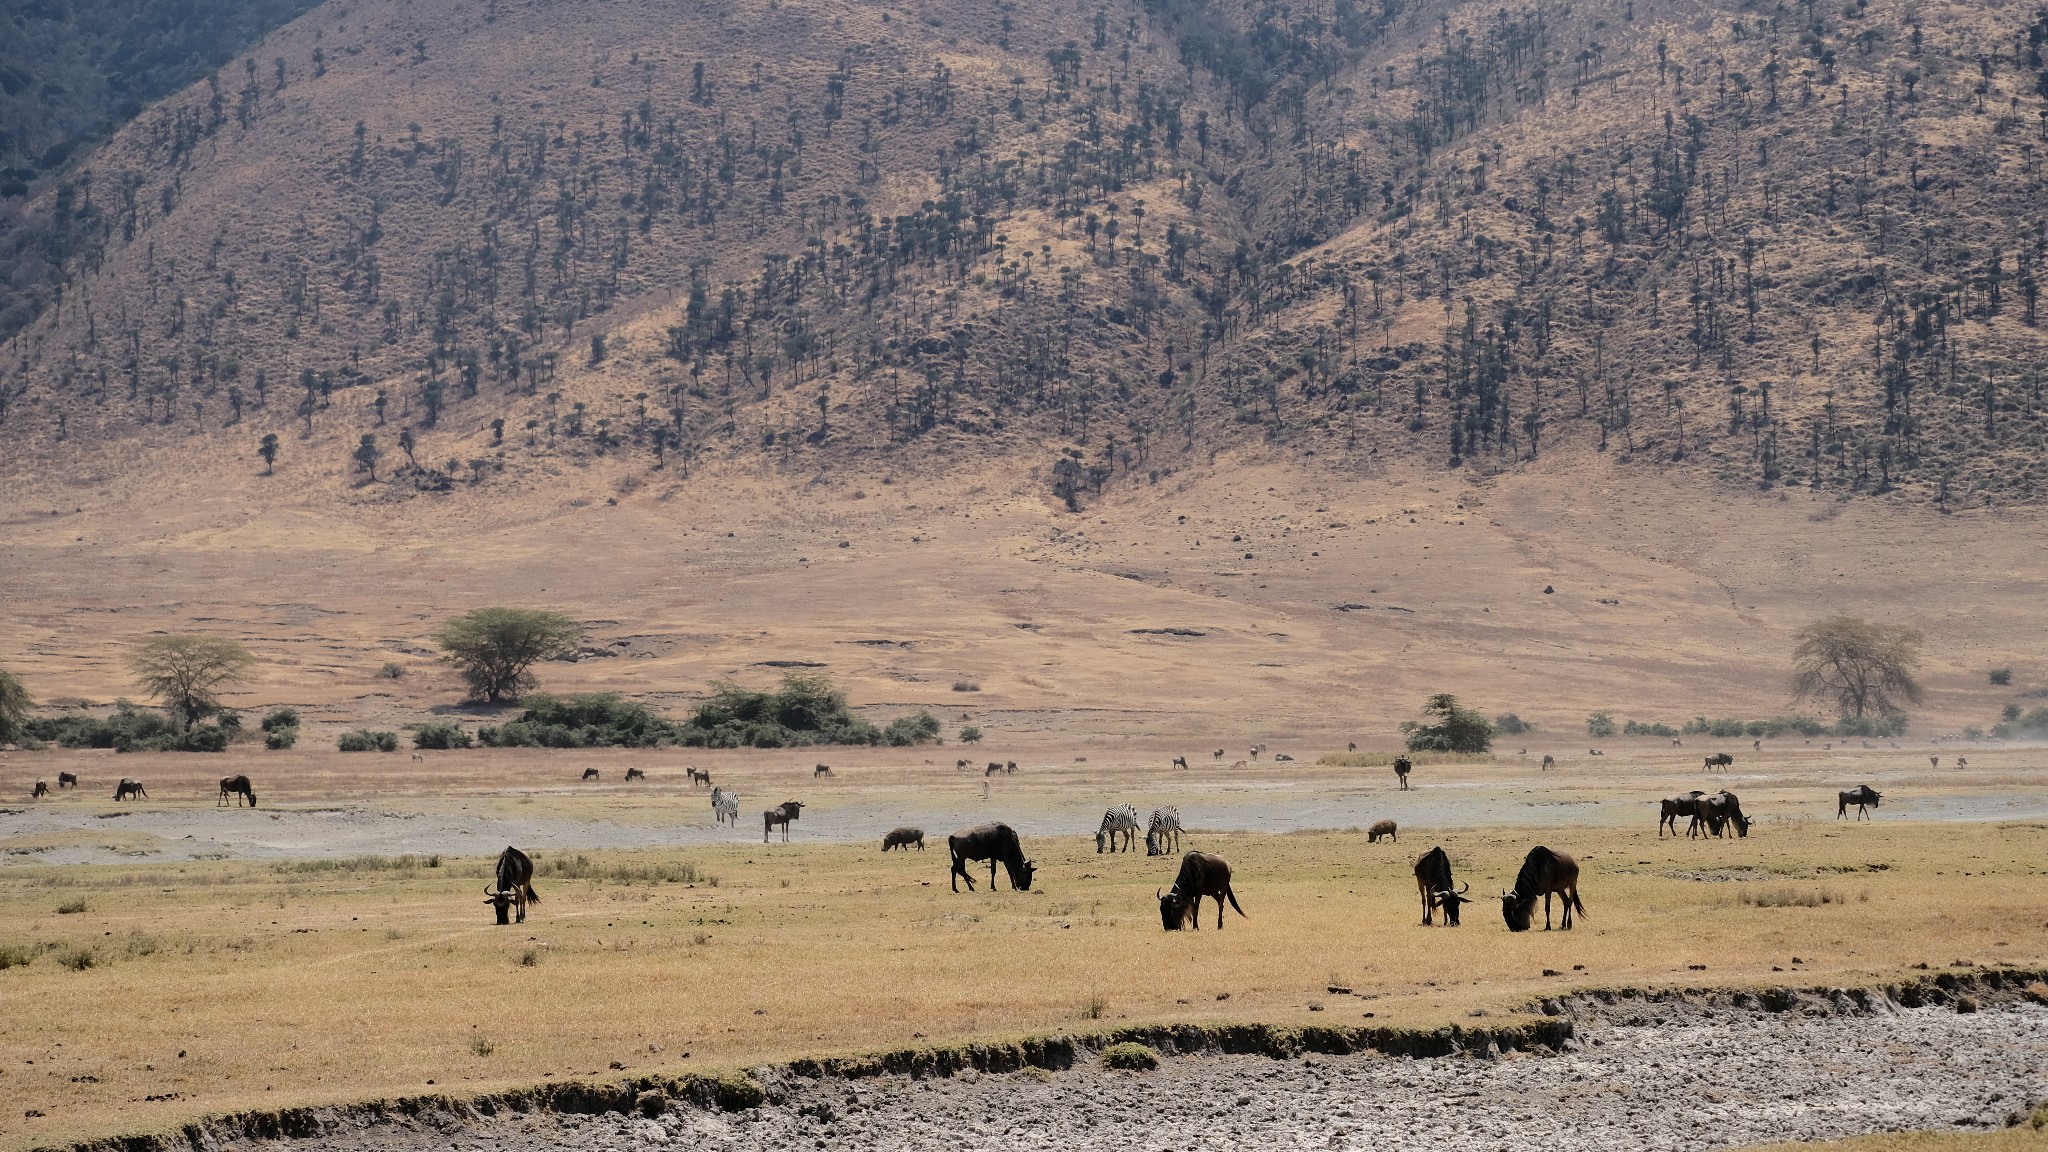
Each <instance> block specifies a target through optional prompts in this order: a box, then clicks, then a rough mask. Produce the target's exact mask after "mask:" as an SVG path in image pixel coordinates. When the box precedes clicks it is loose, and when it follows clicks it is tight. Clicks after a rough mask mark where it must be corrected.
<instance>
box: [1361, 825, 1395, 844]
mask: <svg viewBox="0 0 2048 1152" xmlns="http://www.w3.org/2000/svg"><path fill="white" fill-rule="evenodd" d="M1396 831H1397V829H1396V827H1395V825H1394V822H1393V821H1392V820H1380V821H1377V822H1375V823H1374V824H1373V826H1372V827H1370V828H1367V829H1366V830H1365V842H1366V843H1367V844H1377V843H1379V842H1380V837H1382V836H1384V837H1386V838H1387V839H1388V840H1389V841H1392V842H1393V843H1395V844H1399V843H1400V842H1401V838H1400V837H1399V836H1396V835H1395V834H1394V833H1395V832H1396Z"/></svg>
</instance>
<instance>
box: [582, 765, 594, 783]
mask: <svg viewBox="0 0 2048 1152" xmlns="http://www.w3.org/2000/svg"><path fill="white" fill-rule="evenodd" d="M583 778H584V779H585V780H595V779H597V769H595V768H585V769H584V770H583Z"/></svg>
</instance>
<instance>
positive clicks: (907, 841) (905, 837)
mask: <svg viewBox="0 0 2048 1152" xmlns="http://www.w3.org/2000/svg"><path fill="white" fill-rule="evenodd" d="M912 844H915V845H917V850H918V851H919V852H922V851H924V829H922V828H896V829H892V830H891V831H890V832H889V834H888V835H886V836H884V837H882V851H884V852H887V851H888V850H889V849H891V848H901V849H903V850H904V851H905V852H908V851H910V846H911V845H912Z"/></svg>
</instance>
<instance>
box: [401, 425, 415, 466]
mask: <svg viewBox="0 0 2048 1152" xmlns="http://www.w3.org/2000/svg"><path fill="white" fill-rule="evenodd" d="M418 445H419V441H418V440H415V439H413V435H412V429H410V428H401V429H400V430H399V432H398V450H399V451H401V452H403V453H405V462H406V463H407V464H410V465H412V466H413V467H415V468H417V467H419V466H420V462H419V461H418V460H417V459H415V458H414V457H413V454H412V450H413V449H414V448H415V447H418Z"/></svg>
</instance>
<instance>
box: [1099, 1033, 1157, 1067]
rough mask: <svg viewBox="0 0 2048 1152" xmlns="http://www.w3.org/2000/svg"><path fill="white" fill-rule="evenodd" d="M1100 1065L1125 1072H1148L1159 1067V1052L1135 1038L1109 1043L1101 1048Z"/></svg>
mask: <svg viewBox="0 0 2048 1152" xmlns="http://www.w3.org/2000/svg"><path fill="white" fill-rule="evenodd" d="M1102 1066H1103V1067H1104V1068H1117V1069H1121V1070H1123V1071H1126V1072H1150V1071H1151V1070H1152V1069H1154V1068H1157V1067H1159V1053H1157V1052H1154V1051H1153V1050H1152V1048H1151V1047H1150V1046H1149V1045H1145V1044H1140V1043H1138V1042H1137V1041H1135V1040H1126V1041H1125V1042H1123V1043H1122V1044H1111V1045H1110V1046H1109V1047H1107V1048H1104V1049H1103V1050H1102Z"/></svg>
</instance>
